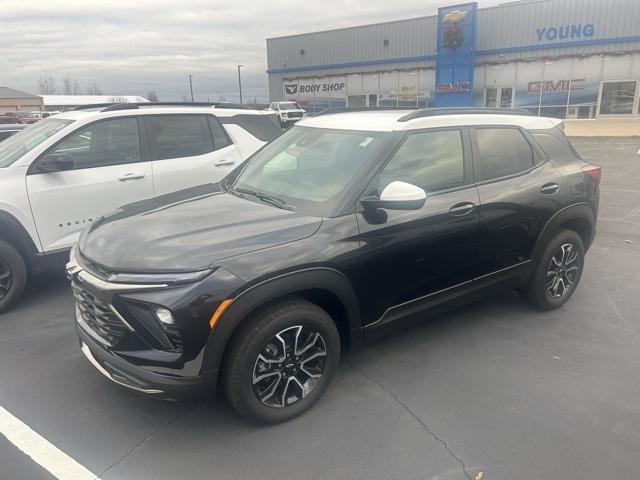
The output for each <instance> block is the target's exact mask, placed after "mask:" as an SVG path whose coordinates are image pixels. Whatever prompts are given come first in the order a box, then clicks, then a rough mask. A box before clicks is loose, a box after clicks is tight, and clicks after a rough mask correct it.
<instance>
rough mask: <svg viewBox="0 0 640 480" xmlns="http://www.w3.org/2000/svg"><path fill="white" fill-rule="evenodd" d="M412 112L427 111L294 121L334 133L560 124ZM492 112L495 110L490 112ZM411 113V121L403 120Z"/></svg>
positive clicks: (485, 115)
mask: <svg viewBox="0 0 640 480" xmlns="http://www.w3.org/2000/svg"><path fill="white" fill-rule="evenodd" d="M414 112H429V111H428V110H369V111H351V112H350V111H345V112H336V113H326V114H322V115H318V116H311V117H309V118H306V119H304V120H301V121H299V122H298V125H299V126H303V127H315V128H333V129H338V130H369V131H379V132H392V131H396V130H415V129H420V128H437V127H453V126H471V125H514V126H520V127H523V128H527V129H547V128H551V127H554V126H556V125H558V124H559V123H561V122H562V120H559V119H557V118H547V117H534V116H530V115H524V114H523V115H518V114H513V113H502V114H501V113H492V112H491V111H487V113H480V112H478V113H476V112H473V113H464V111H461V112H460V113H457V112H454V111H452V112H451V113H449V112H444V111H443V112H442V113H441V114H440V113H437V109H435V110H432V112H433V113H437V114H431V115H426V116H419V115H416V114H415V113H414ZM494 112H495V110H494ZM412 113H414V115H413V116H415V118H412V119H403V117H407V116H410V114H412Z"/></svg>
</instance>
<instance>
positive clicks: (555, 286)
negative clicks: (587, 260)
mask: <svg viewBox="0 0 640 480" xmlns="http://www.w3.org/2000/svg"><path fill="white" fill-rule="evenodd" d="M583 267H584V245H583V243H582V239H581V238H580V235H578V234H577V233H576V232H574V231H573V230H567V229H560V230H558V232H557V233H556V235H555V236H554V237H553V238H552V239H551V240H550V241H549V243H548V244H547V246H546V248H545V249H544V251H543V252H542V254H541V255H540V259H539V260H538V265H537V266H536V270H535V272H534V274H533V276H532V277H531V280H529V283H528V284H527V286H526V287H525V288H524V289H523V290H522V295H523V297H524V298H525V299H526V300H527V301H528V302H529V303H531V304H532V305H533V306H535V307H537V308H540V309H542V310H551V309H554V308H558V307H560V306H562V305H563V304H564V303H565V302H566V301H567V300H569V298H570V297H571V295H573V292H575V290H576V288H577V287H578V283H579V282H580V278H581V276H582V269H583Z"/></svg>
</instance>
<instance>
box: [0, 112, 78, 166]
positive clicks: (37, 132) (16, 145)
mask: <svg viewBox="0 0 640 480" xmlns="http://www.w3.org/2000/svg"><path fill="white" fill-rule="evenodd" d="M71 122H73V120H62V119H59V118H48V119H46V120H42V121H40V122H38V123H36V124H34V125H32V126H30V127H29V128H26V129H25V130H22V131H21V132H20V133H17V134H15V135H13V136H12V137H9V138H8V139H7V140H5V141H4V142H2V143H0V168H2V167H8V166H9V165H11V164H12V163H13V162H15V161H16V160H18V159H19V158H20V157H22V156H23V155H24V154H25V153H27V152H29V151H31V150H32V149H34V148H35V147H37V146H38V145H40V144H41V143H42V142H44V141H45V140H46V139H47V138H49V137H50V136H52V135H54V134H55V133H57V132H59V131H60V130H62V129H63V128H64V127H66V126H67V125H69V124H70V123H71Z"/></svg>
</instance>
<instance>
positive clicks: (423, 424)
mask: <svg viewBox="0 0 640 480" xmlns="http://www.w3.org/2000/svg"><path fill="white" fill-rule="evenodd" d="M345 364H346V365H347V366H348V367H349V368H351V369H352V370H354V371H356V372H358V373H359V374H360V375H362V376H363V377H364V378H365V379H366V380H367V381H369V382H370V383H373V384H374V385H377V386H378V387H379V388H381V389H382V390H384V391H385V392H386V393H387V395H389V396H390V397H391V398H393V400H394V401H395V402H396V403H397V404H398V405H400V406H401V407H402V408H404V410H405V411H406V412H407V413H408V414H409V415H411V416H412V417H413V419H414V420H415V421H417V422H418V423H419V424H420V425H422V428H424V429H425V430H426V431H427V432H428V433H429V435H431V436H432V437H433V438H434V440H436V441H437V442H439V443H441V444H442V446H443V447H444V449H445V450H446V451H447V452H448V453H449V455H451V457H452V458H453V459H454V460H455V461H456V462H458V463H459V464H460V467H461V468H462V473H463V474H464V476H465V478H467V479H468V480H473V478H472V477H471V475H470V474H469V473H468V472H467V466H466V464H465V463H464V461H463V460H462V458H460V457H459V456H458V455H457V454H456V453H455V452H454V451H453V450H452V449H451V447H450V446H449V444H448V443H447V441H446V440H444V439H442V438H440V437H439V436H438V435H437V434H436V433H435V432H434V431H433V430H431V428H429V426H428V425H427V424H426V423H425V422H424V421H423V420H422V419H421V418H420V417H419V416H418V415H417V414H416V413H415V412H414V411H413V410H411V408H409V406H408V405H407V404H406V403H404V402H403V401H402V400H400V399H399V398H398V396H397V395H396V394H395V393H393V392H392V391H391V390H389V389H388V388H387V387H385V386H384V385H383V384H381V383H380V382H378V381H377V380H374V379H373V378H371V377H370V376H369V375H367V374H366V373H364V372H363V371H362V370H360V369H359V368H357V367H354V366H353V365H351V364H350V363H346V362H345Z"/></svg>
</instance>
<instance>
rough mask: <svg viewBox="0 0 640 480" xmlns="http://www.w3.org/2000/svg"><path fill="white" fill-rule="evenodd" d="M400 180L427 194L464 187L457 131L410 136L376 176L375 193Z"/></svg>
mask: <svg viewBox="0 0 640 480" xmlns="http://www.w3.org/2000/svg"><path fill="white" fill-rule="evenodd" d="M396 180H400V181H403V182H407V183H411V184H413V185H417V186H418V187H421V188H423V189H424V190H425V191H426V192H427V193H429V192H434V191H437V190H443V189H445V188H451V187H457V186H460V185H463V184H464V155H463V150H462V138H461V135H460V131H459V130H446V131H435V132H423V133H413V134H411V135H409V137H408V138H407V139H406V140H405V142H404V143H403V144H402V145H401V146H400V148H399V149H398V151H397V152H396V153H395V154H394V155H393V158H392V159H391V160H390V161H389V163H388V164H387V165H386V166H385V167H384V170H382V172H380V173H379V174H378V178H377V182H378V184H377V185H376V188H377V190H378V194H380V193H381V192H382V190H384V188H385V187H386V186H387V185H388V184H390V183H391V182H393V181H396Z"/></svg>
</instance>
